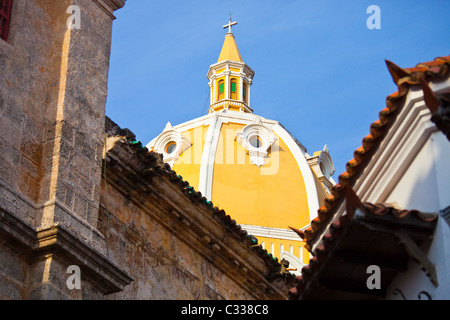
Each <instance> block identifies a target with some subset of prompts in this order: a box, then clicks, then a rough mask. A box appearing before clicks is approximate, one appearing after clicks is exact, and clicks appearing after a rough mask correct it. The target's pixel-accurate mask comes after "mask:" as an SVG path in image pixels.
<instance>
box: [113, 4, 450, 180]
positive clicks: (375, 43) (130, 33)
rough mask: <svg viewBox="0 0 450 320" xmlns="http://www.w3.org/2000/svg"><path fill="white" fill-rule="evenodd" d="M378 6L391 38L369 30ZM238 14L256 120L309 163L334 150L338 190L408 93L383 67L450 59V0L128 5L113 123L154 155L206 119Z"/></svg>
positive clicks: (120, 28) (118, 24) (119, 35)
mask: <svg viewBox="0 0 450 320" xmlns="http://www.w3.org/2000/svg"><path fill="white" fill-rule="evenodd" d="M370 5H377V6H379V8H380V10H381V29H374V30H370V29H368V28H367V26H366V21H367V19H368V18H369V17H370V15H371V14H368V13H367V12H366V10H367V8H368V7H369V6H370ZM229 12H231V13H232V18H233V21H238V25H237V26H235V27H233V33H234V35H235V38H236V42H237V44H238V47H239V50H240V52H241V55H242V58H243V60H244V61H245V62H246V63H247V64H248V65H249V66H250V67H251V68H252V69H253V70H254V71H255V77H254V82H253V85H252V87H251V107H252V108H253V110H254V113H255V114H258V115H260V116H262V117H265V118H268V119H273V120H277V121H279V122H280V123H281V124H282V125H283V126H284V127H286V128H287V129H288V130H289V131H290V132H291V133H292V134H293V135H294V136H295V137H296V138H297V139H298V140H299V141H300V142H301V143H302V144H303V145H304V146H305V147H306V148H307V149H308V152H309V153H310V154H312V153H313V152H314V151H317V150H321V149H322V148H323V146H324V145H325V144H327V145H328V147H329V149H330V154H331V157H332V158H333V161H334V164H335V168H336V173H335V175H334V178H335V180H337V177H338V175H340V174H341V173H342V172H344V171H345V163H346V162H348V161H349V160H351V159H352V158H353V151H354V150H355V149H357V148H358V147H359V146H360V145H361V142H362V138H363V137H364V136H366V135H367V134H369V126H370V124H371V123H372V122H373V121H375V120H377V119H378V113H379V111H380V110H382V109H383V108H384V107H385V100H386V96H388V95H389V94H391V93H393V92H394V91H396V90H397V88H396V86H395V85H394V83H393V82H392V79H391V77H390V75H389V72H388V71H387V68H386V65H385V62H384V59H387V60H390V61H392V62H394V63H396V64H397V65H399V66H400V67H404V68H407V67H414V66H415V65H416V64H417V63H419V62H424V61H430V60H433V59H434V58H436V57H438V56H445V55H449V54H450V41H449V40H450V39H449V32H450V19H449V13H450V1H448V0H428V1H425V0H422V1H414V0H396V1H378V0H373V1H365V0H358V1H349V0H346V1H300V0H298V1H294V0H277V1H273V0H272V1H266V0H239V1H236V0H232V1H230V0H226V1H225V0H223V1H216V0H209V1H206V0H184V1H180V0H177V1H175V0H164V1H162V0H159V1H156V0H155V1H149V0H128V1H127V3H126V5H125V7H124V8H122V9H120V10H118V11H116V12H115V15H116V17H117V19H116V20H115V21H114V25H113V40H112V51H111V62H110V73H109V84H108V100H107V104H106V114H107V115H108V116H109V117H110V118H111V119H112V120H113V121H115V122H116V123H118V124H119V125H120V126H121V127H122V128H129V129H130V130H132V131H133V132H134V133H135V134H136V136H137V139H139V140H141V141H142V143H143V144H144V145H145V144H147V143H148V142H149V141H150V140H152V139H153V138H154V137H156V136H157V135H159V134H160V133H161V131H162V130H163V129H164V127H165V125H166V123H167V122H168V121H170V122H171V123H172V125H176V124H179V123H182V122H185V121H188V120H191V119H194V118H197V117H200V116H201V115H204V114H205V112H206V110H207V107H208V105H207V106H206V108H205V101H208V102H209V100H207V99H208V93H209V88H208V80H207V79H206V73H207V71H208V68H209V66H210V65H211V64H213V63H215V62H216V61H217V58H218V57H219V53H220V49H221V47H222V44H223V40H224V36H225V33H226V30H224V29H222V26H223V25H224V24H226V23H227V22H228V19H229ZM204 108H205V111H203V110H204ZM202 111H203V113H202Z"/></svg>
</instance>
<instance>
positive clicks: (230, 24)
mask: <svg viewBox="0 0 450 320" xmlns="http://www.w3.org/2000/svg"><path fill="white" fill-rule="evenodd" d="M236 24H237V22H236V21H235V22H231V14H230V22H228V24H226V25H224V26H223V28H224V29H225V28H228V33H231V26H234V25H236Z"/></svg>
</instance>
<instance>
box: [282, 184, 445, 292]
mask: <svg viewBox="0 0 450 320" xmlns="http://www.w3.org/2000/svg"><path fill="white" fill-rule="evenodd" d="M343 189H345V192H343V193H344V194H345V198H346V200H347V207H348V205H349V203H350V208H349V207H348V209H347V214H345V215H343V216H341V217H340V218H339V219H337V220H335V221H333V222H332V223H331V225H330V228H329V230H328V232H327V233H326V234H325V235H324V236H323V238H322V240H323V241H322V242H321V244H320V245H319V246H318V247H317V248H316V250H315V256H314V257H313V258H311V260H310V262H309V264H308V265H307V266H305V267H304V268H303V269H302V275H301V276H299V277H297V278H296V281H297V282H296V286H295V287H293V288H291V290H290V291H289V296H290V299H292V300H297V299H302V298H304V295H305V294H307V293H306V291H307V290H308V289H309V287H310V286H311V284H312V283H314V282H315V281H316V280H317V279H318V278H319V277H320V272H321V270H322V269H323V268H324V267H326V264H327V263H328V261H329V260H330V257H331V255H332V254H333V252H334V251H335V249H337V248H338V246H339V245H340V241H341V240H342V239H343V237H344V236H345V234H346V232H347V230H348V228H349V226H350V225H351V224H352V223H353V221H354V220H355V219H364V220H366V221H367V220H373V221H375V220H376V221H381V220H380V219H384V221H385V222H390V223H397V224H401V225H402V229H405V228H407V227H408V226H412V227H414V230H416V229H417V228H421V229H423V230H425V231H424V232H432V230H434V228H435V226H436V222H437V217H438V214H430V213H422V212H420V211H417V210H402V209H397V208H394V207H392V206H389V205H387V204H372V203H360V202H359V203H357V204H355V198H356V202H358V201H360V200H359V199H358V198H357V197H356V194H354V192H353V190H352V189H351V187H350V186H348V185H347V186H345V187H344V188H343ZM352 198H353V199H352ZM352 201H353V204H352ZM356 208H359V209H361V211H362V213H363V216H359V217H358V218H356V216H355V209H356Z"/></svg>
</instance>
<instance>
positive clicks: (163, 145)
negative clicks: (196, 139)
mask: <svg viewBox="0 0 450 320" xmlns="http://www.w3.org/2000/svg"><path fill="white" fill-rule="evenodd" d="M171 143H173V144H175V149H173V150H172V152H167V146H168V145H169V144H171ZM191 145H192V143H191V142H190V141H189V140H188V139H187V138H186V137H185V136H183V135H182V134H181V133H180V132H179V131H177V130H175V129H174V128H173V127H172V125H171V124H170V122H168V123H167V125H166V127H165V128H164V131H163V132H162V133H161V134H160V135H159V136H158V137H157V138H156V139H154V140H152V141H151V142H150V143H149V144H148V145H147V148H148V149H152V150H154V151H155V152H158V153H161V154H162V155H163V159H164V162H165V163H168V164H169V165H170V166H171V167H172V166H173V164H174V162H175V161H177V160H178V158H179V157H180V155H181V154H182V153H183V152H184V151H186V150H187V149H188V148H189V147H190V146H191Z"/></svg>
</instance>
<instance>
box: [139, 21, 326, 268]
mask: <svg viewBox="0 0 450 320" xmlns="http://www.w3.org/2000/svg"><path fill="white" fill-rule="evenodd" d="M236 24H237V22H231V20H230V21H229V23H228V24H227V25H225V26H224V28H227V29H228V32H227V33H226V35H225V40H224V43H223V46H222V50H221V52H220V55H219V58H218V60H217V62H216V63H214V64H212V65H211V66H210V67H209V70H208V73H207V79H208V80H209V83H208V84H209V87H210V90H211V92H210V93H211V94H210V106H209V110H208V114H206V115H205V116H202V117H200V118H196V119H193V120H191V121H187V122H185V123H182V124H178V125H176V126H172V125H171V123H170V122H169V123H167V125H166V127H165V129H164V130H163V132H162V133H161V134H160V135H159V136H157V137H156V138H154V139H153V140H152V141H151V142H150V143H149V144H148V145H147V148H148V149H149V150H152V151H155V152H158V153H161V154H163V158H164V161H165V162H166V163H168V164H170V166H171V167H172V169H173V170H175V171H176V172H177V173H178V174H179V175H181V176H182V177H183V179H184V180H185V181H188V182H189V183H190V186H192V187H193V188H194V189H195V190H197V191H200V192H201V193H202V194H203V196H205V197H206V198H207V199H208V200H209V201H212V203H213V204H214V205H215V206H218V207H219V208H220V209H224V210H225V211H226V212H227V214H228V215H230V216H231V217H232V218H233V219H235V220H236V222H237V223H238V224H240V225H241V226H242V228H243V229H245V230H247V232H248V233H249V234H252V235H254V236H255V237H256V238H257V239H258V240H259V243H260V244H261V245H262V246H263V247H264V248H265V249H266V250H267V251H268V252H269V253H272V255H273V256H274V257H276V258H278V260H279V261H281V260H282V259H285V260H287V261H289V263H290V268H293V269H297V272H294V273H298V272H299V271H300V270H301V268H302V267H303V266H304V265H305V264H307V263H308V261H309V255H308V252H307V251H306V250H305V249H304V248H303V246H304V243H303V242H302V241H301V239H300V238H299V237H298V235H297V234H296V233H295V232H293V231H292V230H290V229H289V227H290V226H303V228H305V229H306V228H308V227H309V223H310V221H311V220H312V219H314V218H315V217H316V216H317V211H318V209H319V207H320V206H321V205H323V201H324V198H325V197H326V196H327V195H328V193H329V191H328V190H329V188H330V186H331V185H333V184H334V181H333V179H332V178H331V176H332V175H333V173H334V166H333V162H332V160H331V157H330V155H329V150H328V148H327V147H326V146H325V147H324V149H323V150H321V151H319V152H315V153H313V155H312V156H311V155H309V154H308V153H307V150H306V148H305V147H304V146H303V145H302V144H301V143H300V142H299V141H298V140H297V139H295V138H294V137H293V136H292V135H291V134H290V133H289V132H288V131H287V130H286V128H284V127H283V126H282V125H281V124H280V123H279V122H278V121H275V120H270V119H266V118H263V117H261V116H258V115H256V114H254V112H253V108H252V107H251V101H250V97H251V96H250V88H251V85H252V81H253V77H254V75H255V72H254V71H253V70H252V68H250V66H248V65H247V64H246V63H245V62H244V60H243V58H242V56H241V54H240V52H239V49H238V46H237V44H236V39H235V37H234V35H233V33H232V32H231V27H232V26H233V25H236Z"/></svg>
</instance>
